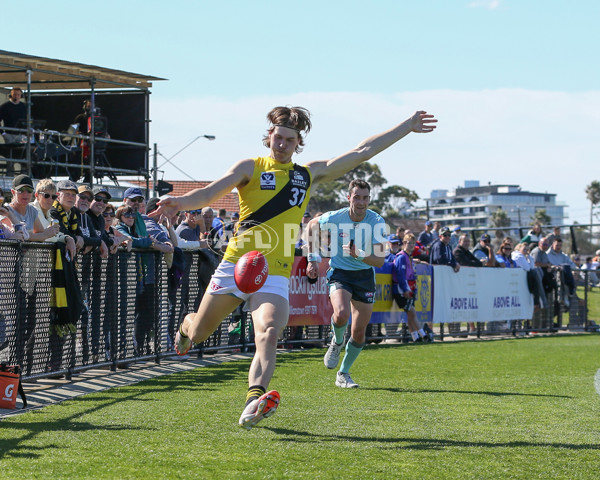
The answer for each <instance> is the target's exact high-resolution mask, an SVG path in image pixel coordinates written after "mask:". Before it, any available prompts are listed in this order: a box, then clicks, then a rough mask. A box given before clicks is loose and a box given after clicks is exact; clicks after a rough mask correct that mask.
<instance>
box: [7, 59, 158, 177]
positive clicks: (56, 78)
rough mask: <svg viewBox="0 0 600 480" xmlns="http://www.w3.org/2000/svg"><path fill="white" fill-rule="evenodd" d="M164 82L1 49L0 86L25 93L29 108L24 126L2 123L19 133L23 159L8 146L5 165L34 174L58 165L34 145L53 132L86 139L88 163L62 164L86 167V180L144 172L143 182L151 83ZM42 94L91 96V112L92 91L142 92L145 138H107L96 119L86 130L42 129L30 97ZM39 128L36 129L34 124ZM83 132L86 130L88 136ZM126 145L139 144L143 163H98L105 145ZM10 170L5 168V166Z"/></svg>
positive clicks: (93, 109) (146, 169) (146, 166)
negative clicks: (39, 155) (40, 155)
mask: <svg viewBox="0 0 600 480" xmlns="http://www.w3.org/2000/svg"><path fill="white" fill-rule="evenodd" d="M159 80H165V79H164V78H159V77H153V76H149V75H140V74H136V73H130V72H125V71H121V70H114V69H109V68H104V67H98V66H94V65H86V64H81V63H75V62H69V61H65V60H56V59H51V58H45V57H37V56H33V55H26V54H21V53H15V52H7V51H4V50H0V88H4V89H5V91H9V90H10V89H12V88H17V87H18V88H20V89H21V90H22V91H23V93H24V97H25V105H26V106H27V117H26V119H25V127H24V128H9V127H2V130H4V131H6V132H8V133H16V134H19V135H22V137H23V142H22V146H21V147H20V149H17V150H20V156H21V158H13V155H12V153H13V151H15V149H10V148H7V149H6V150H5V151H4V152H3V154H4V155H3V156H4V158H3V159H2V160H3V161H5V162H6V165H7V166H8V165H10V164H17V163H18V164H20V165H24V166H25V171H24V172H23V171H22V173H27V174H28V175H29V176H31V177H34V176H35V175H34V170H35V169H34V167H37V166H41V167H44V166H46V167H51V166H56V163H57V162H56V161H54V162H52V161H47V159H46V158H45V157H44V158H43V159H39V158H35V157H36V156H35V155H34V154H33V148H35V146H36V145H37V144H38V142H40V141H41V139H44V138H46V139H47V138H48V136H55V137H57V138H59V139H60V140H61V142H60V143H61V145H62V140H63V139H65V138H67V139H68V140H69V141H72V142H79V141H80V140H84V141H86V142H87V144H88V145H89V157H88V158H89V165H83V163H82V164H81V165H80V164H74V163H72V162H71V163H69V160H68V159H67V161H66V162H65V163H64V165H63V164H61V167H65V168H67V169H68V168H69V167H72V168H82V169H85V170H89V172H87V173H88V174H87V176H86V177H85V178H86V179H89V183H90V184H92V183H93V180H94V178H95V177H97V176H98V175H97V174H98V173H100V176H102V175H107V176H109V177H111V178H112V177H114V179H116V177H117V176H132V175H133V176H136V175H137V176H144V177H145V178H146V182H148V179H149V173H148V172H149V137H150V135H149V124H150V118H149V112H150V108H149V106H150V105H149V104H150V88H151V87H152V82H153V81H159ZM40 92H54V93H57V94H60V93H64V94H65V95H69V94H71V95H72V94H80V95H86V96H88V97H89V101H90V102H91V112H92V115H94V114H95V112H96V111H97V109H96V95H97V94H99V93H103V92H112V93H127V92H130V93H136V94H142V95H143V96H144V113H143V116H144V118H143V122H144V135H143V136H144V139H143V141H141V142H140V141H131V140H130V139H123V138H108V137H106V136H99V135H97V134H96V133H97V132H96V122H95V121H92V122H90V130H89V132H78V133H72V132H71V133H69V132H59V131H54V130H43V127H40V126H39V125H36V123H35V122H34V119H33V117H32V111H31V107H32V95H35V94H36V93H40ZM36 127H37V128H36ZM86 133H87V134H86ZM109 145H113V146H127V147H129V148H139V149H143V151H144V155H143V157H144V161H143V165H141V166H139V168H136V169H127V168H116V167H113V166H112V165H110V164H108V163H107V162H106V163H104V164H102V165H97V158H98V157H97V152H99V151H104V150H105V149H106V147H107V146H109ZM6 147H8V145H7V146H6ZM7 170H8V169H7Z"/></svg>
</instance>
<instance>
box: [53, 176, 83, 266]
mask: <svg viewBox="0 0 600 480" xmlns="http://www.w3.org/2000/svg"><path fill="white" fill-rule="evenodd" d="M56 189H57V191H58V198H57V199H56V200H55V201H54V203H53V204H52V208H51V209H50V216H51V217H52V218H53V219H55V220H58V227H59V230H60V232H61V233H63V234H65V235H68V236H70V237H72V238H73V240H74V241H75V249H76V251H79V250H81V249H82V248H83V236H82V234H81V228H80V226H79V222H80V214H79V211H78V210H77V209H74V208H73V207H75V200H76V199H77V193H78V189H77V185H76V184H75V182H73V181H71V180H61V181H60V182H58V183H57V184H56ZM67 251H68V252H69V255H70V257H71V258H75V254H76V252H72V251H71V250H69V249H68V248H67Z"/></svg>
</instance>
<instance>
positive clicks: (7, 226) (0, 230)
mask: <svg viewBox="0 0 600 480" xmlns="http://www.w3.org/2000/svg"><path fill="white" fill-rule="evenodd" d="M14 222H16V220H15V217H14V216H13V214H12V213H11V212H9V211H8V209H7V208H6V206H5V204H4V191H3V190H2V188H0V239H4V240H25V236H24V234H23V232H22V231H17V232H15V231H14V229H13V225H14Z"/></svg>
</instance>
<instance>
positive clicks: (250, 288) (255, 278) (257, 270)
mask: <svg viewBox="0 0 600 480" xmlns="http://www.w3.org/2000/svg"><path fill="white" fill-rule="evenodd" d="M233 276H234V278H235V284H236V285H237V287H238V288H239V289H240V291H242V292H244V293H254V292H256V291H257V290H258V289H259V288H260V287H262V286H263V285H264V284H265V282H266V281H267V277H268V276H269V265H268V264H267V259H266V258H265V256H264V255H263V254H262V253H260V252H259V251H257V250H252V251H251V252H248V253H245V254H244V255H242V258H240V259H239V261H238V262H237V263H236V264H235V270H234V272H233Z"/></svg>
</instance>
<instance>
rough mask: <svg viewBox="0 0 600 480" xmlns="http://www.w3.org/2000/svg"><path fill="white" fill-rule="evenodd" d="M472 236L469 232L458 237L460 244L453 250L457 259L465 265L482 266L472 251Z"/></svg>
mask: <svg viewBox="0 0 600 480" xmlns="http://www.w3.org/2000/svg"><path fill="white" fill-rule="evenodd" d="M470 246H471V238H470V237H469V235H467V234H462V235H461V236H460V237H458V246H457V247H456V248H455V249H454V251H453V252H452V253H453V254H454V258H455V259H456V261H457V262H458V263H459V264H460V265H461V266H463V267H482V266H483V264H482V263H481V261H480V260H479V259H478V258H477V257H476V256H475V255H473V254H472V253H471V250H469V247H470Z"/></svg>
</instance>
